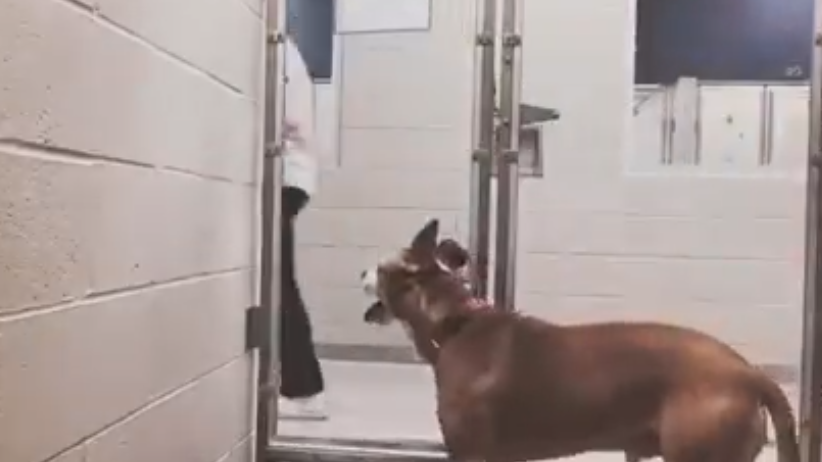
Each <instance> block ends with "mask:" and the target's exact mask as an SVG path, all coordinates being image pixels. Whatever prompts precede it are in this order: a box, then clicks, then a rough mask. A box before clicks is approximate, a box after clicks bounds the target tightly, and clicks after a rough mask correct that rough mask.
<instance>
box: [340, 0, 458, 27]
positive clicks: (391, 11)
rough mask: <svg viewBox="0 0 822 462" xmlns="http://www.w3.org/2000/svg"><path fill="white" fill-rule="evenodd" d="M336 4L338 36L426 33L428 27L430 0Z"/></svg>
mask: <svg viewBox="0 0 822 462" xmlns="http://www.w3.org/2000/svg"><path fill="white" fill-rule="evenodd" d="M441 1H447V0H441ZM335 3H336V4H337V11H336V13H337V14H336V31H337V33H338V34H357V33H368V32H372V33H373V32H402V31H426V30H428V29H429V28H430V27H431V0H337V1H336V2H335Z"/></svg>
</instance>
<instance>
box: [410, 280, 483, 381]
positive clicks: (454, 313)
mask: <svg viewBox="0 0 822 462" xmlns="http://www.w3.org/2000/svg"><path fill="white" fill-rule="evenodd" d="M465 295H466V296H465V297H455V299H452V300H437V301H432V306H435V305H439V306H441V307H443V308H446V307H447V309H441V310H432V311H433V312H434V313H438V314H435V315H433V316H425V315H423V313H422V312H419V313H418V314H419V316H415V317H413V318H410V319H407V320H406V321H405V322H404V324H405V330H406V332H407V333H408V335H409V336H410V337H411V340H412V341H413V342H414V346H415V348H416V350H417V353H418V354H419V355H420V356H422V358H423V359H424V360H425V361H426V362H427V363H429V364H431V365H433V364H435V363H436V362H437V359H438V358H439V353H440V350H441V348H442V347H443V345H444V344H445V343H446V342H448V341H449V340H450V339H451V338H452V337H453V336H454V335H456V334H457V333H458V332H459V331H460V330H461V329H462V328H463V327H465V325H466V324H467V323H469V322H470V321H471V319H473V315H474V314H478V313H481V312H486V311H493V310H494V306H493V304H491V303H490V302H488V301H487V300H484V299H482V298H480V297H475V296H472V295H470V294H465Z"/></svg>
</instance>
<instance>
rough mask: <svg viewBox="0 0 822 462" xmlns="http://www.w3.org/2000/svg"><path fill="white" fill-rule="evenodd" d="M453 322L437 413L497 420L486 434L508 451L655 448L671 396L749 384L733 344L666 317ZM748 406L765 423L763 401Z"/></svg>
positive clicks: (495, 317) (538, 454)
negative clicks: (563, 322)
mask: <svg viewBox="0 0 822 462" xmlns="http://www.w3.org/2000/svg"><path fill="white" fill-rule="evenodd" d="M455 325H456V326H458V328H456V329H454V330H453V336H452V337H451V338H449V339H447V340H445V341H444V342H443V343H442V346H441V351H440V358H439V361H438V362H437V364H436V365H435V370H436V373H437V380H438V389H439V392H440V395H441V396H440V405H441V408H440V418H441V419H443V420H444V421H448V419H449V418H451V417H450V415H455V416H459V417H455V418H456V419H458V420H459V421H460V422H456V423H454V422H452V425H454V428H460V427H461V426H464V425H463V423H464V422H468V421H471V420H474V421H475V422H478V421H482V419H483V418H486V419H487V420H488V421H490V422H493V429H488V430H486V431H488V432H491V433H493V435H489V436H488V438H489V439H490V440H492V441H494V445H495V448H496V449H494V452H497V451H499V452H500V453H501V454H498V455H500V456H501V457H503V458H504V459H506V460H528V459H534V458H547V457H557V456H563V455H570V454H575V453H578V452H582V451H587V450H591V449H601V450H609V449H610V450H626V451H629V452H633V453H635V454H637V455H639V456H643V457H650V456H654V455H659V453H660V447H659V446H660V442H659V439H660V432H661V431H662V429H661V425H662V422H661V419H662V415H661V412H662V410H663V409H665V408H666V405H667V404H668V403H667V402H666V400H667V401H670V400H671V399H672V398H671V397H672V396H678V395H682V396H683V397H684V398H683V399H686V400H687V399H689V398H688V396H692V397H693V399H694V400H695V399H696V397H697V396H696V395H699V394H700V393H702V394H703V395H704V396H711V397H717V396H719V397H720V398H718V401H716V403H714V404H715V405H717V406H723V405H725V404H724V402H723V401H722V400H725V401H727V402H728V403H731V402H734V400H735V399H737V398H736V397H735V394H740V393H741V394H743V395H744V394H745V390H744V386H745V384H746V383H747V382H745V380H747V379H746V377H748V373H749V371H750V370H751V366H750V365H749V364H748V363H747V362H746V361H745V360H744V359H743V358H742V357H741V356H740V355H739V354H738V353H736V352H735V351H734V350H733V349H732V348H730V347H729V346H728V345H726V344H723V343H722V342H719V341H718V340H716V339H714V338H712V337H710V336H707V335H705V334H702V333H700V332H697V331H694V330H691V329H686V328H679V327H674V326H669V325H662V324H654V323H601V324H588V325H578V326H558V325H552V324H548V323H545V322H543V321H541V320H538V319H535V318H531V317H527V316H520V315H515V314H510V313H501V312H484V313H475V314H471V315H469V316H467V317H464V318H463V320H462V322H461V323H457V324H455ZM737 378H738V379H737ZM740 387H743V388H740ZM746 396H747V395H746ZM711 399H713V398H711ZM740 399H742V401H744V398H740ZM743 404H745V405H747V404H748V403H747V402H745V403H743ZM669 407H670V406H669ZM743 407H744V406H743ZM749 407H751V408H752V409H754V410H755V411H756V412H757V414H756V417H755V419H754V420H752V421H751V422H753V423H752V424H756V425H759V427H761V421H762V419H761V415H760V414H759V411H758V409H759V403H758V402H756V403H752V404H751V406H749ZM467 408H472V409H474V411H471V412H469V413H468V415H470V414H476V415H474V418H473V419H472V418H469V417H466V411H465V409H467ZM742 411H743V412H748V408H747V407H746V408H745V409H742ZM700 416H701V415H700ZM686 417H687V416H686ZM694 423H695V424H696V425H703V426H704V423H702V422H694ZM469 426H470V425H469ZM466 431H467V430H466ZM477 431H478V430H477V428H472V429H471V431H470V433H473V434H476V432H477ZM456 433H460V431H457V432H456ZM454 438H456V439H459V438H460V437H459V436H455V437H454ZM466 438H467V437H466ZM474 438H476V437H474ZM763 438H764V436H763ZM761 443H762V441H759V442H758V444H759V447H761ZM458 445H459V444H458ZM754 449H756V451H758V448H752V449H751V450H752V451H754Z"/></svg>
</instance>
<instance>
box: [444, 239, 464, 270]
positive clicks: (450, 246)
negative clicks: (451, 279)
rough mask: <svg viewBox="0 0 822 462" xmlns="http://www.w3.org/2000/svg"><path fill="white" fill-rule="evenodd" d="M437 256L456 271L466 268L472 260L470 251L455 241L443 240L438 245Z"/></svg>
mask: <svg viewBox="0 0 822 462" xmlns="http://www.w3.org/2000/svg"><path fill="white" fill-rule="evenodd" d="M437 256H438V258H439V259H440V260H442V262H443V263H445V264H446V265H448V267H449V268H450V269H451V270H454V271H456V270H460V269H462V268H464V267H465V266H467V265H468V263H469V262H470V260H471V255H470V254H469V253H468V251H467V250H466V249H465V248H463V247H462V246H461V245H460V244H459V242H457V241H455V240H453V239H443V240H442V241H441V242H440V243H439V244H438V245H437Z"/></svg>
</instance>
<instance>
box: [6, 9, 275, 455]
mask: <svg viewBox="0 0 822 462" xmlns="http://www.w3.org/2000/svg"><path fill="white" fill-rule="evenodd" d="M261 3H262V2H261V1H260V0H175V1H171V2H170V1H167V0H141V1H133V0H97V1H92V0H88V1H87V0H77V1H65V0H3V1H0V217H2V218H0V460H3V461H9V462H40V461H45V460H57V461H60V462H129V461H133V462H145V461H175V460H186V461H192V462H216V461H218V460H219V461H229V460H230V461H237V462H239V461H248V460H250V448H251V445H250V439H249V438H250V434H251V432H252V412H253V399H252V396H253V389H252V388H253V385H252V384H253V383H254V380H253V376H254V369H253V360H252V358H251V357H250V356H248V355H247V354H246V353H245V352H244V323H243V322H244V309H245V308H247V307H248V306H250V305H252V304H253V303H254V297H255V288H254V280H255V277H256V275H255V269H254V268H255V267H256V255H257V252H256V241H257V236H256V230H257V224H258V220H257V209H256V206H257V196H258V194H257V191H258V184H259V182H258V175H257V173H258V171H259V169H258V165H257V160H256V159H257V157H258V152H259V151H258V147H259V142H258V138H259V129H258V122H259V117H258V116H259V110H258V109H259V107H258V106H259V105H258V104H257V102H258V101H259V100H260V93H259V87H260V85H261V79H260V75H261V71H262V66H261V57H262V49H261V45H262V43H263V40H262V33H263V31H262V26H261V24H262V19H261Z"/></svg>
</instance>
